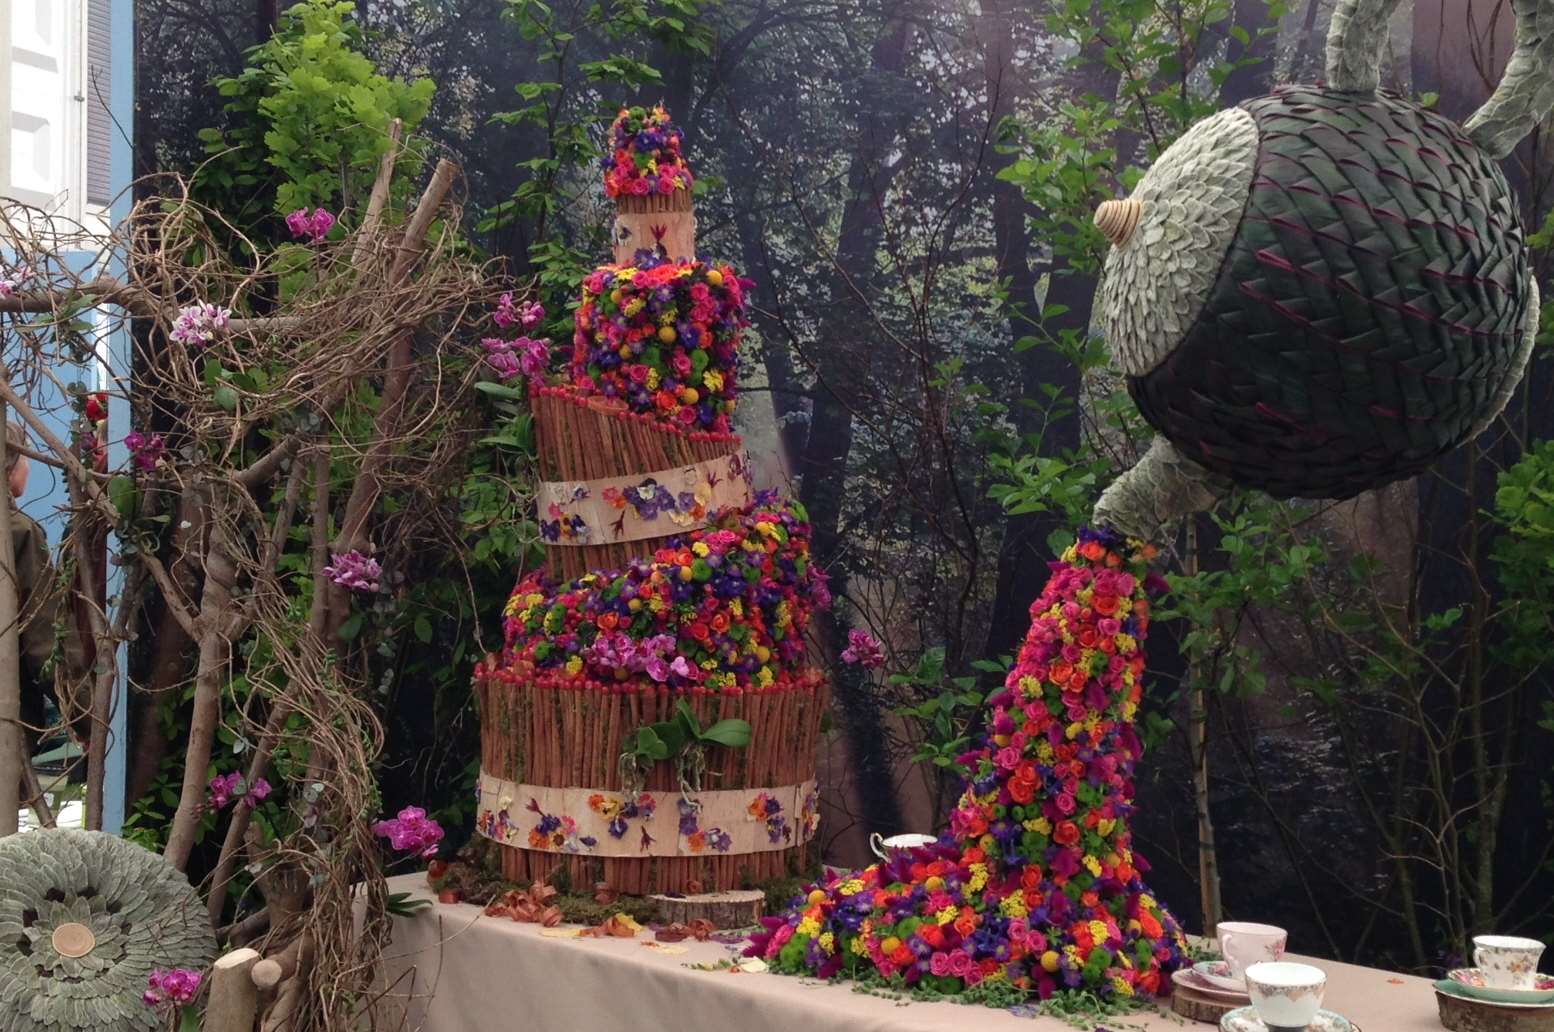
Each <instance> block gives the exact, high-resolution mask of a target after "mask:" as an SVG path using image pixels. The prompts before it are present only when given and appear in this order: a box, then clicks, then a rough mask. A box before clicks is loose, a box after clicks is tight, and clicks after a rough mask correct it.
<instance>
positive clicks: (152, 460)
mask: <svg viewBox="0 0 1554 1032" xmlns="http://www.w3.org/2000/svg"><path fill="white" fill-rule="evenodd" d="M124 447H126V448H128V449H129V452H130V457H131V458H132V459H133V460H134V462H135V465H136V466H137V467H138V468H139V469H141V470H142V471H144V472H146V473H150V472H151V471H152V470H154V469H156V467H157V464H158V463H160V462H161V461H162V458H163V456H164V455H166V454H167V442H166V441H164V440H162V435H161V434H143V433H141V432H140V431H139V430H131V431H130V432H129V433H127V434H125V435H124Z"/></svg>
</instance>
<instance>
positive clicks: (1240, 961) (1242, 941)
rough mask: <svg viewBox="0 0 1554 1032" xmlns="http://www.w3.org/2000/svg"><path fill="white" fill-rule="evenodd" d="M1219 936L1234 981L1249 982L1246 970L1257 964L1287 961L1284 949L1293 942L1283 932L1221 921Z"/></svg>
mask: <svg viewBox="0 0 1554 1032" xmlns="http://www.w3.org/2000/svg"><path fill="white" fill-rule="evenodd" d="M1215 934H1216V936H1217V937H1218V939H1219V951H1220V954H1221V955H1222V956H1224V958H1225V963H1227V964H1229V965H1230V974H1231V977H1232V978H1245V977H1246V969H1247V968H1249V967H1251V966H1252V965H1253V964H1259V963H1262V962H1264V961H1274V960H1282V959H1284V946H1285V944H1286V943H1287V942H1288V941H1289V938H1290V935H1289V933H1288V932H1286V931H1285V930H1284V929H1283V928H1275V927H1274V926H1273V925H1265V924H1253V923H1251V922H1249V921H1221V922H1220V923H1219V925H1218V926H1217V927H1216V928H1215Z"/></svg>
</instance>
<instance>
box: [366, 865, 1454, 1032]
mask: <svg viewBox="0 0 1554 1032" xmlns="http://www.w3.org/2000/svg"><path fill="white" fill-rule="evenodd" d="M390 891H392V892H413V893H416V894H417V895H421V896H428V893H427V891H426V878H425V876H424V875H405V876H403V877H400V878H394V879H390ZM645 941H647V934H646V933H643V935H641V936H639V937H638V938H637V939H634V940H633V939H557V938H547V937H544V936H542V935H541V934H540V928H539V926H537V925H531V924H515V923H514V922H512V921H508V920H506V919H497V918H488V917H485V916H484V915H482V914H481V911H480V908H479V907H475V906H470V905H467V904H452V905H448V904H437V903H434V904H433V905H432V906H430V907H424V908H421V909H419V910H417V911H416V913H415V914H414V915H413V916H411V917H402V918H396V919H395V921H394V934H393V942H392V944H391V945H390V946H389V948H388V950H387V951H386V953H385V958H384V975H385V981H386V983H387V988H386V995H385V996H384V997H383V1000H382V1008H383V1012H384V1016H385V1017H389V1018H390V1020H389V1021H387V1022H385V1024H384V1026H383V1027H387V1028H405V1029H426V1030H428V1032H475V1030H480V1032H495V1030H505V1029H513V1030H523V1032H615V1030H622V1032H624V1030H633V1032H637V1030H653V1032H657V1030H659V1029H663V1030H667V1032H945V1030H950V1029H957V1030H958V1029H963V1028H975V1029H976V1030H977V1032H984V1030H986V1032H1004V1030H1019V1032H1064V1030H1066V1029H1067V1028H1068V1026H1066V1025H1064V1024H1063V1022H1061V1021H1058V1020H1055V1019H1052V1018H1036V1019H1032V1018H1029V1017H1022V1016H1018V1015H1015V1014H1012V1013H1009V1012H1007V1011H1000V1010H993V1009H990V1008H985V1007H967V1006H961V1005H957V1004H952V1003H915V1002H913V1003H903V1002H900V1001H896V1000H891V999H884V998H880V997H876V996H867V995H863V994H861V993H855V992H853V991H852V990H851V989H850V988H849V987H848V986H846V985H826V984H821V983H815V982H811V981H809V980H806V979H798V978H789V977H785V976H781V975H771V974H757V975H752V974H744V973H740V974H731V973H729V972H727V971H716V972H714V971H698V970H695V969H693V968H690V967H688V966H687V964H689V963H694V962H709V961H717V960H720V959H722V958H724V957H728V956H731V955H732V953H731V948H730V947H728V946H723V945H719V944H717V943H697V942H686V943H683V944H682V945H684V946H686V947H687V950H686V952H685V953H682V954H665V953H660V952H657V951H655V950H653V949H650V948H647V947H645V946H643V945H642V943H643V942H645ZM1311 963H1314V964H1316V965H1318V966H1319V967H1321V968H1323V969H1324V970H1326V971H1327V973H1328V990H1327V1001H1328V1006H1330V1007H1331V1008H1333V1009H1334V1010H1337V1011H1339V1012H1340V1013H1342V1014H1345V1015H1347V1016H1348V1017H1350V1018H1351V1019H1352V1020H1353V1021H1355V1022H1356V1023H1357V1024H1358V1025H1359V1026H1360V1027H1361V1029H1362V1030H1363V1032H1427V1030H1430V1032H1434V1030H1438V1029H1440V1027H1441V1025H1440V1021H1439V1019H1438V1018H1437V1017H1436V1007H1435V997H1434V992H1433V991H1432V989H1431V988H1430V983H1429V982H1428V981H1426V980H1425V979H1422V978H1414V977H1411V976H1406V975H1393V974H1390V973H1388V972H1385V971H1376V970H1372V969H1369V968H1359V967H1353V966H1351V965H1348V964H1337V963H1333V962H1331V961H1323V960H1313V961H1311ZM1114 1026H1115V1027H1116V1028H1118V1030H1119V1032H1121V1030H1122V1029H1128V1030H1148V1032H1167V1030H1170V1032H1183V1030H1184V1028H1185V1029H1186V1030H1188V1032H1191V1029H1204V1030H1209V1029H1211V1028H1212V1026H1209V1025H1197V1024H1191V1023H1187V1024H1185V1025H1184V1023H1183V1019H1181V1018H1179V1017H1177V1016H1175V1015H1170V1014H1162V1015H1158V1016H1144V1017H1136V1018H1130V1019H1128V1020H1127V1021H1125V1022H1116V1023H1114Z"/></svg>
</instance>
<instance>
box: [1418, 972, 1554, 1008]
mask: <svg viewBox="0 0 1554 1032" xmlns="http://www.w3.org/2000/svg"><path fill="white" fill-rule="evenodd" d="M1452 974H1456V972H1455V971H1454V972H1452ZM1541 977H1542V976H1540V978H1541ZM1435 991H1436V992H1438V993H1444V994H1445V995H1447V996H1455V997H1456V998H1457V999H1459V1000H1467V1001H1468V1002H1469V1003H1487V1004H1491V1005H1493V1006H1495V1007H1513V1008H1515V1009H1517V1010H1538V1011H1549V1010H1554V994H1550V998H1549V999H1546V1000H1544V1001H1543V1002H1542V1003H1537V1002H1534V1001H1531V1000H1528V999H1527V998H1526V997H1523V998H1521V999H1517V1000H1508V999H1503V998H1501V996H1500V995H1495V996H1485V995H1484V994H1485V993H1496V994H1507V993H1516V992H1519V991H1521V992H1528V993H1531V994H1532V995H1534V996H1537V995H1540V994H1539V992H1538V990H1536V989H1531V990H1516V989H1478V988H1475V987H1473V986H1468V985H1464V984H1462V983H1461V982H1458V981H1456V980H1455V979H1451V978H1443V979H1441V980H1440V981H1439V982H1436V983H1435Z"/></svg>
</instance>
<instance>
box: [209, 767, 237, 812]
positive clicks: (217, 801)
mask: <svg viewBox="0 0 1554 1032" xmlns="http://www.w3.org/2000/svg"><path fill="white" fill-rule="evenodd" d="M242 789H243V775H241V774H239V773H238V772H237V771H233V772H232V773H230V774H217V775H216V776H215V777H213V778H211V779H210V805H211V806H212V807H213V808H215V809H217V810H225V809H226V808H227V804H228V803H230V802H231V801H232V799H233V797H234V796H240V795H242V794H243V791H242Z"/></svg>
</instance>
